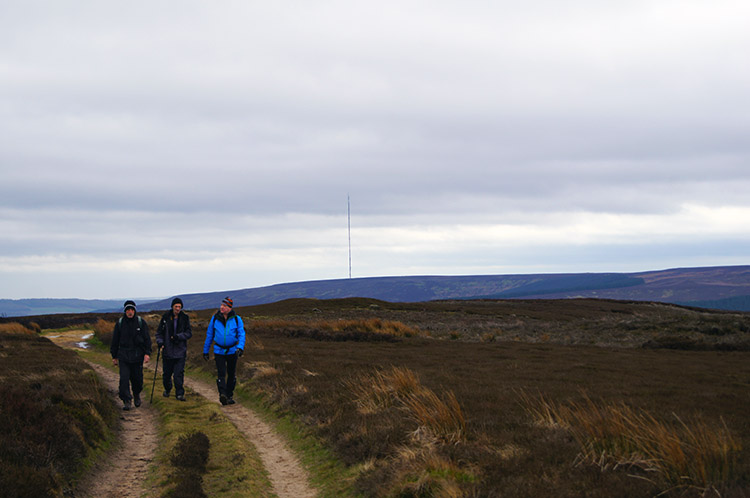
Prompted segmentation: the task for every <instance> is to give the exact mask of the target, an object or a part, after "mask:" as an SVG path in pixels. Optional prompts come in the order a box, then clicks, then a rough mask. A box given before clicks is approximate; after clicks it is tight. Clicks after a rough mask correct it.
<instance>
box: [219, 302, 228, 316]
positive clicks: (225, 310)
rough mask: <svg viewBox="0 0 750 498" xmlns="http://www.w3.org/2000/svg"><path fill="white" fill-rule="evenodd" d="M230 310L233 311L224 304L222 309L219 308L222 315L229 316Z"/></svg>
mask: <svg viewBox="0 0 750 498" xmlns="http://www.w3.org/2000/svg"><path fill="white" fill-rule="evenodd" d="M230 309H231V308H230V307H229V306H227V305H226V304H224V303H221V307H220V308H219V311H221V314H222V315H227V314H229V310H230Z"/></svg>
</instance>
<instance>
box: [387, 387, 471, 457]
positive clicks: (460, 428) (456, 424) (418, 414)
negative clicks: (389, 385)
mask: <svg viewBox="0 0 750 498" xmlns="http://www.w3.org/2000/svg"><path fill="white" fill-rule="evenodd" d="M401 401H402V402H403V403H404V405H405V406H406V407H407V408H408V409H409V411H410V413H411V415H412V417H414V419H416V420H417V422H418V423H419V424H420V427H425V428H427V429H428V430H429V431H430V432H431V433H432V434H434V435H435V436H436V437H438V438H439V439H441V440H443V441H445V442H446V443H450V444H453V443H459V442H462V441H465V440H466V419H465V418H464V415H463V412H462V411H461V406H460V405H459V404H458V400H457V399H456V395H455V394H453V391H448V392H447V393H446V395H445V399H442V398H440V397H439V396H438V395H437V394H435V393H434V392H433V391H431V390H430V389H427V388H422V389H418V390H416V391H414V392H411V393H409V394H408V395H406V396H405V397H403V398H402V400H401Z"/></svg>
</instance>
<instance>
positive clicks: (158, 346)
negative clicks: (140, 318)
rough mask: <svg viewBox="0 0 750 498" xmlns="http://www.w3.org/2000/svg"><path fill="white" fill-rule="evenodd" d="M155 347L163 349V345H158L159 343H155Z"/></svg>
mask: <svg viewBox="0 0 750 498" xmlns="http://www.w3.org/2000/svg"><path fill="white" fill-rule="evenodd" d="M156 347H157V348H158V349H161V348H163V347H164V344H162V343H160V342H157V343H156Z"/></svg>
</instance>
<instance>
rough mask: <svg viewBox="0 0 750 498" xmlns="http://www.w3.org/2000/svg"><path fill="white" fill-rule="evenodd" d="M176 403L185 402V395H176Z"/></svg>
mask: <svg viewBox="0 0 750 498" xmlns="http://www.w3.org/2000/svg"><path fill="white" fill-rule="evenodd" d="M177 401H185V395H184V394H178V395H177Z"/></svg>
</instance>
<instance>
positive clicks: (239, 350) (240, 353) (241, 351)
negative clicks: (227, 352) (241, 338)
mask: <svg viewBox="0 0 750 498" xmlns="http://www.w3.org/2000/svg"><path fill="white" fill-rule="evenodd" d="M244 352H245V351H243V350H242V349H237V354H238V355H240V356H242V353H244Z"/></svg>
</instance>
